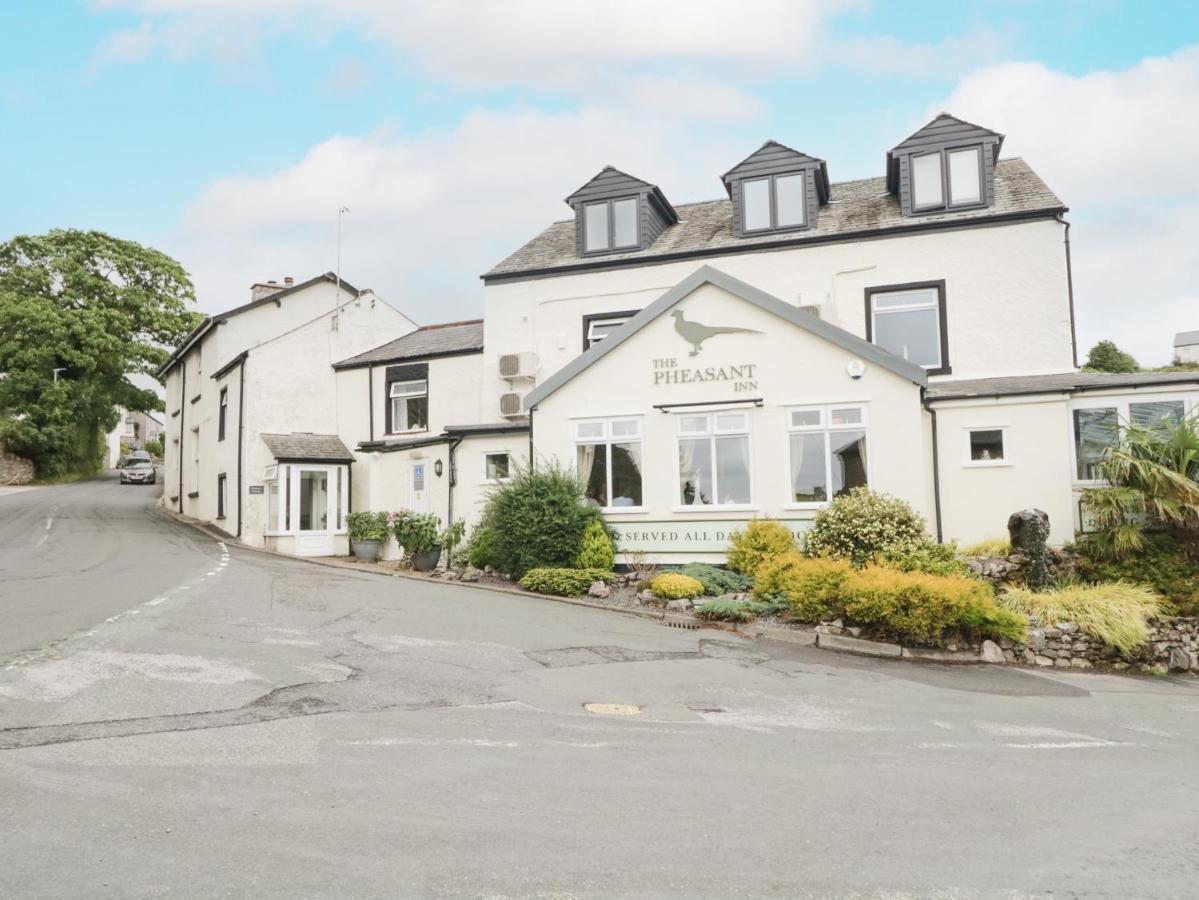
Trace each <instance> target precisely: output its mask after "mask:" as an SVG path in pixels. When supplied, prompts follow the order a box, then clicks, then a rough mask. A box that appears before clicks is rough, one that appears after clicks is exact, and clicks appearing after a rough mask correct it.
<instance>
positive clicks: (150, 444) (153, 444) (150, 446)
mask: <svg viewBox="0 0 1199 900" xmlns="http://www.w3.org/2000/svg"><path fill="white" fill-rule="evenodd" d="M143 449H144V450H145V451H146V452H147V453H149V454H150V455H151V456H157V457H158V458H159V459H162V452H163V451H162V441H146V446H145V447H144V448H143Z"/></svg>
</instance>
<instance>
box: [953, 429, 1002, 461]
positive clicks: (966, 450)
mask: <svg viewBox="0 0 1199 900" xmlns="http://www.w3.org/2000/svg"><path fill="white" fill-rule="evenodd" d="M976 431H998V432H999V434H1000V440H1001V442H1002V444H1003V457H1002V458H1000V459H974V458H973V456H972V448H971V444H970V436H971V435H972V434H973V433H974V432H976ZM1009 431H1010V429H1009V426H1007V425H966V426H964V427H963V428H962V444H963V457H962V466H963V467H965V468H967V469H996V468H1002V467H1004V466H1010V465H1012V442H1011V440H1009Z"/></svg>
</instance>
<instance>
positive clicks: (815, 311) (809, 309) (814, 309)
mask: <svg viewBox="0 0 1199 900" xmlns="http://www.w3.org/2000/svg"><path fill="white" fill-rule="evenodd" d="M800 310H801V311H803V312H806V313H807V314H808V315H809V316H815V317H816V318H817V319H820V318H823V317H822V316H821V315H820V305H819V304H817V303H812V304H809V305H807V306H801V307H800Z"/></svg>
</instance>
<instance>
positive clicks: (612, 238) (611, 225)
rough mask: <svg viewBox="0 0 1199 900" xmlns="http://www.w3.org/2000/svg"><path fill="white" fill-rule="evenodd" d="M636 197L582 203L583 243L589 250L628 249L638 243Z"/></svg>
mask: <svg viewBox="0 0 1199 900" xmlns="http://www.w3.org/2000/svg"><path fill="white" fill-rule="evenodd" d="M637 206H638V203H637V198H636V197H625V198H622V199H620V200H602V201H600V202H598V203H584V204H583V246H584V248H585V250H586V252H588V253H600V252H603V251H605V250H627V249H629V248H632V247H637V246H638V245H639V244H640V237H639V234H638V232H639V231H640V229H639V228H638V227H637V211H638V210H637Z"/></svg>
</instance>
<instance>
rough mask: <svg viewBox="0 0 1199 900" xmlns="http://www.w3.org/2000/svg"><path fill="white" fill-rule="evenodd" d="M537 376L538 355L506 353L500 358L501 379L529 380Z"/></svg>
mask: <svg viewBox="0 0 1199 900" xmlns="http://www.w3.org/2000/svg"><path fill="white" fill-rule="evenodd" d="M536 375H537V354H536V353H505V354H504V355H503V356H501V357H500V377H501V378H509V379H516V378H527V379H531V378H534V377H535V376H536Z"/></svg>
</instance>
